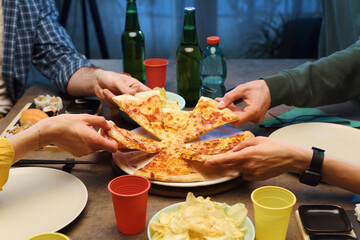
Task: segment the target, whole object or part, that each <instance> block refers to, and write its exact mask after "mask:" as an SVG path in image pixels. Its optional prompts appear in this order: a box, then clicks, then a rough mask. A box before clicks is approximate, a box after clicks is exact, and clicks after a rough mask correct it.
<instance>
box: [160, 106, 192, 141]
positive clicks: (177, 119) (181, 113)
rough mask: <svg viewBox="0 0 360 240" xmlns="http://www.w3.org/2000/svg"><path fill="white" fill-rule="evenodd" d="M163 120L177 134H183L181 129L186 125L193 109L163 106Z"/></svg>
mask: <svg viewBox="0 0 360 240" xmlns="http://www.w3.org/2000/svg"><path fill="white" fill-rule="evenodd" d="M162 111H163V122H164V125H165V126H166V128H171V129H173V132H177V135H182V133H181V132H179V131H181V130H182V129H184V128H185V127H186V124H187V121H188V119H189V117H190V114H191V111H185V110H175V109H169V108H163V110H162Z"/></svg>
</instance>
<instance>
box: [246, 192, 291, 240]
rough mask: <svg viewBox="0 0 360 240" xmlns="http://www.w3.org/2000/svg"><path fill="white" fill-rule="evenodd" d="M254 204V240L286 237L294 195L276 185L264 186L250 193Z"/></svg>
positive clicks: (278, 239)
mask: <svg viewBox="0 0 360 240" xmlns="http://www.w3.org/2000/svg"><path fill="white" fill-rule="evenodd" d="M251 201H252V202H253V206H254V215H255V235H256V240H282V239H286V233H287V229H288V225H289V219H290V215H291V211H292V208H293V206H294V204H295V203H296V197H295V195H294V194H293V193H292V192H290V191H289V190H287V189H285V188H281V187H276V186H265V187H260V188H257V189H255V190H254V191H253V192H252V193H251Z"/></svg>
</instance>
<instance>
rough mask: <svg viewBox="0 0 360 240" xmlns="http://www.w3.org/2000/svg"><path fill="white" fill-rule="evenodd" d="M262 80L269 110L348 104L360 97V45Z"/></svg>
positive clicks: (357, 43)
mask: <svg viewBox="0 0 360 240" xmlns="http://www.w3.org/2000/svg"><path fill="white" fill-rule="evenodd" d="M263 79H264V80H265V82H266V84H267V85H268V87H269V89H270V94H271V106H270V107H274V106H277V105H280V104H286V105H289V106H296V107H316V106H322V105H328V104H333V103H340V102H345V101H347V100H352V99H354V98H356V97H358V96H360V41H357V42H356V43H355V44H354V45H351V46H350V47H348V48H346V49H344V50H342V51H338V52H336V53H334V54H332V55H330V56H328V57H324V58H321V59H319V60H317V61H315V62H307V63H304V64H302V65H300V66H298V67H296V68H294V69H290V70H284V71H281V72H280V73H278V74H277V75H273V76H270V77H265V78H263Z"/></svg>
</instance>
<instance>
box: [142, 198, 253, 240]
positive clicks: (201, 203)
mask: <svg viewBox="0 0 360 240" xmlns="http://www.w3.org/2000/svg"><path fill="white" fill-rule="evenodd" d="M246 215H247V209H246V207H245V205H244V204H242V203H237V204H235V205H233V206H229V205H227V204H225V203H218V202H213V201H211V200H210V198H206V199H204V198H203V197H195V196H194V195H193V194H192V193H191V192H189V193H188V196H187V197H186V202H180V203H176V204H173V205H170V206H168V207H166V208H164V209H162V210H160V211H159V212H157V213H156V214H155V215H154V216H153V217H152V218H151V220H150V222H149V225H148V228H147V234H148V238H149V239H150V240H162V239H187V237H190V239H243V240H254V239H255V228H254V225H253V223H252V222H251V220H250V219H249V217H247V216H246Z"/></svg>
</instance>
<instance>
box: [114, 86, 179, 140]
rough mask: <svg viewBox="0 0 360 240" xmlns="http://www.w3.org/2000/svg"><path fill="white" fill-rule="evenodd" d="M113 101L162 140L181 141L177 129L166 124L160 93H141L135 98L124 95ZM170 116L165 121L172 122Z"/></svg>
mask: <svg viewBox="0 0 360 240" xmlns="http://www.w3.org/2000/svg"><path fill="white" fill-rule="evenodd" d="M113 101H114V102H115V103H117V104H118V106H119V107H120V109H121V110H123V111H124V112H126V113H127V114H128V115H129V116H130V117H131V118H132V119H133V120H134V121H136V122H137V123H138V124H139V125H140V126H142V127H143V128H145V129H146V130H147V131H148V132H150V133H151V134H153V135H154V136H155V137H157V138H159V139H160V140H166V139H170V138H179V141H180V140H181V137H180V136H179V132H178V130H177V129H176V128H172V127H169V126H168V125H166V124H164V116H163V109H162V106H161V98H160V92H159V91H147V92H140V93H137V94H135V95H134V96H132V95H127V94H123V95H119V96H116V97H113ZM168 115H169V114H166V116H165V121H166V120H167V119H169V120H170V117H167V116H168ZM181 116H182V115H181Z"/></svg>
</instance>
